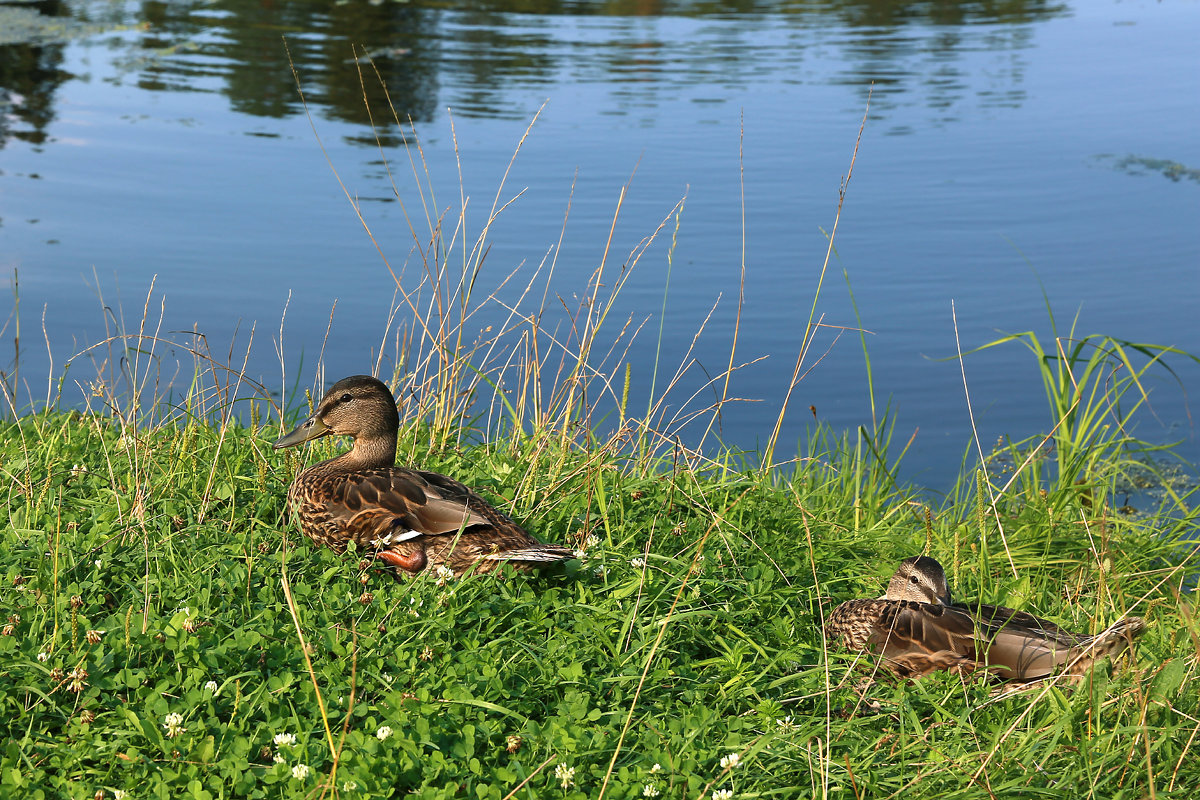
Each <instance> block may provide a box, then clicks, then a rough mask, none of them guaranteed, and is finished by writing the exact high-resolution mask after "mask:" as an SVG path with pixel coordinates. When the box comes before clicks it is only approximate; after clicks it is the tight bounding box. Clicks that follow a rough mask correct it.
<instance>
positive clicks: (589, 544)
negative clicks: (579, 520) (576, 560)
mask: <svg viewBox="0 0 1200 800" xmlns="http://www.w3.org/2000/svg"><path fill="white" fill-rule="evenodd" d="M598 544H600V537H599V536H597V535H596V534H594V533H593V534H592V535H590V536H588V537H587V538H586V539H584V540H583V547H584V549H585V550H590V549H592V548H593V547H595V546H596V545H598Z"/></svg>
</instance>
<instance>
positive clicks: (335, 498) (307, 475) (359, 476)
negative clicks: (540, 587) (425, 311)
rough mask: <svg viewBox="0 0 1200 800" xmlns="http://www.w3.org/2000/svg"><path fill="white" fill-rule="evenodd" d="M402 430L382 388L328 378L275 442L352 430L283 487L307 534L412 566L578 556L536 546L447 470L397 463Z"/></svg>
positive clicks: (524, 562)
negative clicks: (329, 383) (328, 384)
mask: <svg viewBox="0 0 1200 800" xmlns="http://www.w3.org/2000/svg"><path fill="white" fill-rule="evenodd" d="M398 428H399V415H398V414H397V412H396V403H395V401H394V400H393V399H392V395H391V392H389V391H388V389H387V387H386V386H384V385H383V384H382V383H381V382H379V381H378V380H376V379H375V378H372V377H370V376H368V375H355V376H352V377H349V378H344V379H342V380H340V381H338V382H337V383H336V384H334V386H333V388H331V389H330V390H329V391H328V392H327V393H326V394H325V396H324V397H323V398H322V399H321V403H320V405H319V406H318V407H317V410H316V413H315V414H313V416H311V417H309V418H308V419H307V420H305V421H304V422H303V423H301V424H300V426H299V427H297V428H296V429H295V430H294V431H292V432H291V433H288V434H286V435H285V436H283V437H281V438H280V439H279V440H278V441H277V442H275V448H276V449H278V448H281V447H291V446H293V445H296V444H300V443H301V442H305V441H308V440H310V439H316V438H318V437H321V436H328V435H334V436H350V437H353V440H354V443H353V446H352V447H351V449H350V450H349V451H348V452H346V453H342V454H341V455H340V456H337V457H336V458H331V459H329V460H328V461H322V462H321V463H319V464H314V465H313V466H311V467H309V468H308V469H306V470H304V471H303V472H301V473H300V474H299V475H298V476H297V477H296V480H295V481H293V482H292V485H291V487H289V489H288V505H289V507H291V509H292V510H293V512H294V513H295V514H296V515H297V518H298V520H299V522H300V528H301V529H302V530H303V531H304V534H305V535H306V536H308V538H310V539H312V540H313V541H314V542H315V543H317V544H318V545H325V546H326V547H331V548H333V549H334V550H336V551H338V552H341V551H343V550H345V548H346V543H347V542H350V541H353V542H354V543H355V545H356V546H357V547H358V549H359V550H365V551H367V552H371V551H374V552H375V553H376V555H378V557H379V558H381V559H383V560H384V561H386V562H387V563H389V564H391V565H393V566H395V567H398V568H400V569H402V570H404V571H406V572H408V573H412V574H415V573H417V572H420V571H421V570H423V569H427V568H437V567H448V568H450V569H452V570H454V572H455V573H456V574H458V573H461V572H464V571H466V570H468V569H470V568H472V567H474V570H475V571H476V572H487V571H489V570H492V569H495V568H496V567H498V566H499V565H501V564H503V563H510V564H512V565H513V566H515V567H518V568H523V569H527V568H530V567H535V566H545V565H547V564H550V563H555V562H559V561H565V560H567V559H570V558H573V557H574V553H573V551H571V550H569V549H568V548H565V547H560V546H558V545H550V544H541V543H540V542H538V541H537V540H535V539H534V538H533V537H532V536H530V535H529V534H528V533H526V532H525V530H524V529H522V528H521V527H520V526H519V525H517V524H516V523H515V522H513V521H512V520H510V519H509V518H508V517H506V516H504V515H503V514H501V513H500V512H499V511H497V510H496V509H495V508H493V507H492V506H491V505H489V504H488V502H487V501H486V500H484V499H483V498H482V497H480V496H479V495H478V494H476V493H475V492H473V491H471V490H470V489H468V488H467V487H466V486H464V485H463V484H461V483H459V482H458V481H456V480H454V479H453V478H448V477H446V476H445V475H439V474H438V473H436V472H426V471H424V470H417V469H407V468H404V467H396V466H393V465H394V463H395V460H396V432H397V430H398Z"/></svg>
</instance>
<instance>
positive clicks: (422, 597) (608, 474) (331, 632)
mask: <svg viewBox="0 0 1200 800" xmlns="http://www.w3.org/2000/svg"><path fill="white" fill-rule="evenodd" d="M183 419H185V420H186V418H183ZM277 433H278V427H277V426H274V427H270V428H263V427H259V426H257V425H255V426H252V427H239V426H236V425H227V426H222V425H220V424H219V423H218V422H213V421H205V420H202V419H201V420H192V421H190V422H187V421H167V422H161V423H159V424H156V425H154V426H150V427H147V428H143V429H136V430H135V429H130V428H127V427H124V426H123V425H122V424H120V421H119V419H117V418H115V417H112V416H106V415H91V414H86V415H85V414H78V413H64V412H47V413H40V414H30V415H26V416H23V417H21V418H19V419H17V420H15V421H8V422H4V423H0V465H2V466H0V469H2V470H3V474H4V477H5V481H6V483H7V486H8V488H7V491H6V492H5V493H4V496H3V520H2V524H3V528H2V529H0V575H2V578H3V584H2V585H3V589H2V592H0V596H2V597H3V601H2V604H0V614H2V616H3V618H4V620H5V627H4V629H3V635H2V636H0V742H2V743H3V744H2V745H0V747H2V748H3V750H2V751H0V785H2V786H3V792H4V794H5V795H6V796H14V797H15V796H19V797H29V798H42V797H47V798H50V797H53V798H58V797H64V798H65V797H71V798H91V797H101V796H104V797H127V798H135V797H137V798H143V797H160V798H168V797H170V798H179V797H195V798H208V797H247V798H260V797H308V796H339V797H346V798H359V797H362V798H367V797H376V798H383V797H420V798H480V799H482V798H506V797H519V798H548V797H563V798H599V797H610V798H634V797H653V796H661V797H667V798H701V797H714V798H729V797H737V798H746V797H761V798H784V797H842V798H856V800H857V798H864V797H904V798H915V797H980V798H983V797H1014V796H1022V797H1033V796H1055V797H1062V796H1069V797H1103V798H1117V797H1131V798H1132V797H1137V798H1142V797H1167V796H1176V797H1195V796H1196V793H1197V792H1198V791H1200V758H1197V752H1198V751H1197V748H1198V747H1200V744H1197V742H1196V740H1197V738H1200V737H1198V734H1200V708H1198V705H1200V704H1198V702H1197V692H1196V691H1195V688H1194V685H1193V684H1192V681H1193V680H1194V678H1195V677H1196V671H1197V669H1196V668H1197V654H1198V652H1200V627H1198V625H1197V623H1196V620H1195V617H1194V616H1193V614H1194V601H1193V600H1192V599H1191V598H1193V597H1194V595H1193V594H1192V593H1191V591H1190V589H1191V585H1192V584H1194V576H1195V574H1196V556H1195V553H1194V551H1193V550H1192V545H1193V543H1194V542H1193V541H1190V540H1189V537H1190V539H1192V540H1194V538H1195V535H1196V525H1195V518H1194V515H1192V514H1191V513H1189V512H1188V511H1187V506H1186V503H1184V501H1183V500H1182V499H1178V500H1177V502H1174V503H1173V504H1172V505H1171V506H1169V507H1164V508H1163V509H1160V510H1158V511H1152V512H1151V513H1144V514H1139V515H1136V516H1129V515H1124V516H1123V515H1120V514H1117V513H1115V512H1113V511H1111V510H1110V509H1109V507H1108V504H1107V503H1106V502H1105V501H1104V500H1103V499H1101V498H1103V496H1104V492H1103V486H1100V487H1096V486H1085V485H1083V484H1080V483H1072V484H1071V485H1069V486H1068V487H1066V488H1061V487H1058V488H1056V487H1055V486H1054V485H1053V484H1050V485H1049V488H1048V489H1047V488H1044V487H1041V486H1038V485H1036V482H1030V483H1029V485H1028V487H1027V488H1025V489H1022V488H1021V485H1022V484H1021V483H1020V482H1017V483H1015V484H1014V485H1013V486H1012V487H1011V488H1010V489H1009V490H1008V492H1007V493H1005V494H1001V495H1000V496H999V498H998V501H997V505H996V507H995V508H994V509H993V507H992V506H991V504H990V501H989V499H988V498H989V496H990V493H987V492H985V493H984V494H983V495H982V496H981V495H980V490H981V489H982V487H984V481H983V480H982V479H979V480H976V479H975V477H974V476H973V475H968V476H967V478H966V480H965V481H964V483H963V485H962V486H960V492H959V494H958V495H957V498H958V499H957V501H956V502H953V503H949V504H948V505H947V506H946V507H944V508H934V507H929V506H928V505H926V504H924V503H922V502H921V501H920V500H919V499H917V497H916V496H915V495H914V494H913V493H911V492H909V491H906V490H902V489H899V488H896V487H895V485H894V483H892V482H891V479H890V476H889V475H888V474H887V473H886V471H885V470H883V469H882V468H881V467H878V466H872V464H876V465H877V464H878V461H877V460H876V459H875V458H874V456H873V455H872V454H871V451H870V450H869V449H865V448H861V447H858V446H852V444H854V443H847V442H845V441H842V440H839V439H837V438H835V437H823V438H821V439H819V440H818V441H815V442H813V443H811V449H812V452H813V453H814V454H815V455H816V456H817V457H815V458H812V459H808V460H805V461H803V462H802V463H801V465H800V466H799V467H797V468H796V471H795V473H794V474H793V475H790V476H788V477H787V478H786V479H781V478H780V477H779V476H778V475H777V474H775V475H764V474H763V473H761V472H748V471H740V470H738V469H736V468H728V469H727V468H726V466H727V465H709V466H707V467H701V466H696V463H697V462H694V461H689V459H688V458H687V457H686V455H687V454H682V455H681V454H675V455H674V456H673V457H670V458H665V459H663V460H662V461H661V462H654V463H651V462H647V461H635V460H630V459H625V458H623V457H621V456H619V455H612V454H611V453H609V452H608V451H604V450H600V451H590V450H589V449H587V448H582V447H577V446H570V445H567V444H563V445H562V446H555V445H554V444H553V443H552V442H549V441H548V440H545V439H535V438H530V439H527V440H523V439H521V438H520V437H518V438H517V439H516V440H515V441H511V442H509V443H508V444H507V445H506V446H504V447H498V446H493V447H473V448H467V449H463V450H458V449H453V448H449V447H434V448H432V449H431V448H430V446H429V444H428V443H429V441H430V438H429V435H428V431H426V430H425V429H419V428H416V427H409V428H406V429H405V431H404V432H403V433H402V436H404V437H405V439H404V442H403V443H402V447H401V451H402V453H404V455H403V456H402V459H403V460H416V461H419V462H420V463H421V465H422V466H424V467H426V468H429V469H435V470H439V471H443V472H446V473H448V474H451V475H455V476H457V477H459V478H461V479H463V480H464V481H466V482H467V483H470V484H474V485H476V486H477V487H479V488H481V490H482V491H483V492H484V493H485V494H487V495H488V496H490V497H491V498H492V499H494V500H495V501H496V502H497V504H499V505H501V507H505V508H507V509H509V510H510V511H511V513H512V514H513V515H514V516H515V517H516V518H518V519H519V520H521V521H523V522H524V523H525V524H526V525H527V526H528V527H529V528H530V529H531V530H532V531H534V532H535V533H536V534H538V535H539V536H540V537H541V538H543V539H546V540H549V541H559V542H570V543H572V544H573V545H575V546H576V547H579V548H580V549H581V550H583V551H584V555H583V558H582V559H581V560H579V561H577V562H572V563H570V564H569V565H568V566H567V567H566V568H562V569H559V571H557V572H552V573H550V574H546V575H525V574H513V573H510V574H507V575H504V576H483V577H469V578H466V579H460V580H455V581H452V582H449V583H442V584H439V582H438V581H437V580H436V579H435V578H434V577H433V576H425V577H422V578H419V579H417V580H411V581H399V582H397V581H394V580H393V579H392V578H390V577H389V576H387V575H386V574H384V573H382V572H381V571H379V570H378V569H376V568H365V569H364V568H361V565H360V560H359V559H358V558H357V557H354V556H352V555H347V556H345V557H339V556H336V555H334V554H332V553H330V552H329V551H326V550H317V549H314V548H311V547H309V546H308V545H307V543H305V542H304V541H303V540H302V537H300V536H299V535H298V533H297V531H296V530H295V529H294V527H293V526H292V525H291V524H290V523H287V522H286V521H285V518H284V506H283V503H284V493H285V487H286V485H287V483H288V482H289V481H290V479H291V477H292V475H293V474H294V472H295V471H296V470H297V469H298V468H300V467H302V466H303V464H304V463H308V462H311V461H312V460H313V459H315V458H316V457H318V456H319V455H322V454H325V453H328V452H331V451H332V449H333V448H334V447H335V446H340V445H341V443H331V442H323V443H321V445H320V446H319V447H317V448H313V449H310V450H308V451H306V452H303V453H298V454H292V453H275V452H272V451H271V450H270V447H269V442H270V441H271V440H272V439H273V438H274V436H275V435H277ZM314 450H315V451H316V452H314ZM863 452H866V453H867V454H868V457H865V458H864V457H863V456H862V455H861V454H862V453H863ZM1018 460H1019V459H1018ZM689 464H691V466H689ZM922 551H924V552H928V553H929V554H931V555H933V556H935V557H937V558H938V559H940V560H941V561H943V563H945V564H947V565H948V571H949V573H950V577H951V580H952V583H953V585H954V586H955V588H956V589H957V591H958V594H959V595H960V596H964V597H972V596H981V597H982V598H983V599H984V600H986V601H988V602H1003V603H1006V604H1009V605H1015V606H1017V607H1019V608H1023V609H1026V610H1029V611H1032V612H1035V613H1038V614H1042V615H1046V616H1048V617H1050V618H1051V619H1053V620H1055V621H1058V622H1060V623H1062V624H1064V625H1066V626H1068V627H1071V628H1073V629H1081V630H1084V631H1088V632H1095V631H1097V630H1099V629H1101V628H1102V627H1104V626H1105V625H1107V624H1108V623H1110V622H1111V621H1113V620H1114V619H1116V618H1117V617H1118V616H1119V615H1120V614H1123V613H1132V614H1137V615H1140V616H1143V617H1146V618H1147V620H1148V621H1149V625H1150V627H1149V630H1148V632H1147V633H1146V634H1145V636H1144V638H1143V639H1142V640H1141V641H1140V643H1139V645H1138V647H1137V649H1136V653H1135V655H1134V657H1133V659H1132V661H1131V662H1126V663H1123V664H1120V665H1117V667H1116V668H1113V669H1110V668H1109V667H1108V666H1107V665H1104V666H1101V667H1100V668H1098V669H1097V670H1096V671H1095V673H1094V674H1093V675H1092V677H1091V679H1090V680H1088V681H1086V682H1084V683H1083V684H1082V685H1080V686H1079V687H1077V688H1071V687H1068V686H1065V685H1054V684H1048V685H1045V686H1041V687H1038V688H1035V689H1033V690H1030V691H1026V692H1022V693H1019V694H1016V695H1014V696H1010V697H995V696H993V694H992V687H991V686H990V685H988V684H987V683H985V682H982V681H976V682H972V683H963V682H962V681H961V680H960V679H959V678H956V677H951V676H944V675H943V676H934V677H931V678H929V679H925V680H922V681H919V682H915V683H908V684H894V683H889V682H879V683H876V684H874V685H872V686H870V687H869V688H867V689H866V690H865V694H866V696H865V698H863V697H861V696H860V694H861V690H860V689H859V688H858V685H859V683H860V678H861V677H862V675H863V674H864V672H863V669H862V666H861V665H858V666H856V665H855V664H854V663H853V658H852V656H850V655H847V654H843V653H838V652H836V651H833V652H827V650H826V648H825V643H824V641H823V639H822V634H821V629H820V621H821V619H822V618H823V617H824V616H825V615H827V614H828V612H829V610H830V609H831V608H832V606H833V605H834V604H835V603H837V602H840V601H841V600H845V599H848V598H850V597H853V596H862V595H871V594H878V593H880V592H881V590H882V586H883V583H884V581H885V580H886V577H887V575H888V574H890V572H891V570H892V569H893V568H894V565H895V563H896V562H897V561H898V560H899V559H900V558H902V557H904V556H907V555H911V554H913V553H917V552H922ZM1189 581H1191V583H1189ZM289 592H290V596H291V599H292V602H291V603H289ZM293 610H294V613H293ZM876 706H877V707H876ZM173 715H178V716H173Z"/></svg>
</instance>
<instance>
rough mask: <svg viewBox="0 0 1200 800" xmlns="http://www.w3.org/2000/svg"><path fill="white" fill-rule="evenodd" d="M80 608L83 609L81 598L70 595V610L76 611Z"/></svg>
mask: <svg viewBox="0 0 1200 800" xmlns="http://www.w3.org/2000/svg"><path fill="white" fill-rule="evenodd" d="M82 607H83V598H82V597H80V596H79V595H77V594H73V595H71V608H73V609H75V610H76V611H78V610H79V609H80V608H82Z"/></svg>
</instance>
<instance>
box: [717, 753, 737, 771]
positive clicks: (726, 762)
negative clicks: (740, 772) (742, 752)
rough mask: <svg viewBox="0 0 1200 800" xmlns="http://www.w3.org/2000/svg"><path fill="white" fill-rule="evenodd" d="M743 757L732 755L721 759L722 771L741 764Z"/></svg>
mask: <svg viewBox="0 0 1200 800" xmlns="http://www.w3.org/2000/svg"><path fill="white" fill-rule="evenodd" d="M741 760H742V757H741V756H739V755H738V754H737V753H730V754H729V755H727V756H722V757H721V769H733V768H734V767H736V766H737V765H738V764H739V763H741Z"/></svg>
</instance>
